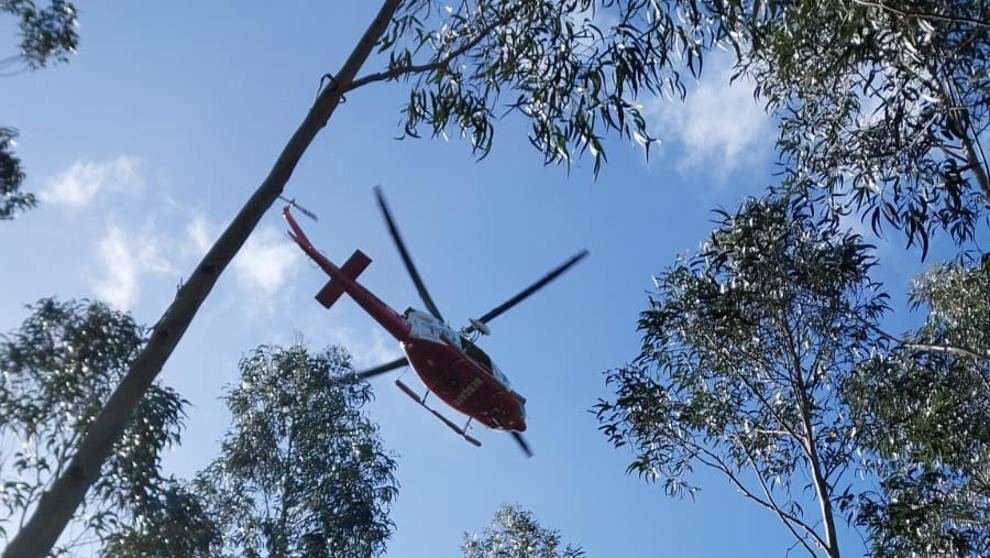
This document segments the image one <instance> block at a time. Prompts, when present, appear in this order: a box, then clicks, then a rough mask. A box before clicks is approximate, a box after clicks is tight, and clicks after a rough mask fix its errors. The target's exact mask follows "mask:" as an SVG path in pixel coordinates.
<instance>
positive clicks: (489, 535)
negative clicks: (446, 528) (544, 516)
mask: <svg viewBox="0 0 990 558" xmlns="http://www.w3.org/2000/svg"><path fill="white" fill-rule="evenodd" d="M562 544H563V543H562V542H561V538H560V533H559V532H558V531H556V530H553V529H548V528H546V527H543V526H542V525H540V523H539V521H538V520H537V519H536V517H535V516H534V515H533V513H532V512H529V511H527V510H524V509H522V508H520V507H519V506H511V505H509V504H503V505H502V507H500V508H499V509H498V511H496V512H495V516H494V517H492V521H491V524H489V525H488V527H485V530H484V532H483V534H481V535H478V534H471V533H464V544H462V545H461V551H462V552H464V558H580V557H581V556H585V553H584V551H583V550H582V549H581V547H575V546H571V545H570V544H567V545H564V546H561V545H562Z"/></svg>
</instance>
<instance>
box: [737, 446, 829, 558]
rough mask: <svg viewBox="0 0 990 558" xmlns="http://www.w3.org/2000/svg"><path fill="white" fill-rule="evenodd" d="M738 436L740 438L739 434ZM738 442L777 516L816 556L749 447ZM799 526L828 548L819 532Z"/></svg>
mask: <svg viewBox="0 0 990 558" xmlns="http://www.w3.org/2000/svg"><path fill="white" fill-rule="evenodd" d="M736 438H737V440H738V436H737V437H736ZM736 444H737V446H738V447H740V448H742V450H743V452H744V453H745V454H746V458H747V459H748V460H749V464H750V465H751V466H752V468H753V473H754V474H755V475H756V480H757V481H758V482H759V483H760V488H761V489H763V494H764V496H766V499H767V501H768V502H769V503H770V504H771V506H773V508H772V509H773V511H775V512H776V513H777V516H778V517H780V520H781V521H782V522H783V523H784V525H786V526H787V528H788V529H789V530H790V532H791V534H792V535H794V538H796V539H797V540H798V542H799V543H801V545H802V546H804V548H805V549H807V551H808V553H809V554H811V555H812V556H815V555H816V553H815V551H814V549H812V548H811V546H810V545H809V544H808V542H807V541H805V540H804V537H802V536H801V535H800V534H798V532H797V529H795V528H794V526H793V525H791V522H790V517H789V514H786V513H784V510H782V509H781V508H780V505H779V504H778V503H777V502H776V501H774V499H773V494H771V493H770V487H769V486H767V483H766V480H765V479H764V478H763V473H761V472H760V468H759V467H757V466H756V460H755V459H753V453H752V452H751V451H750V450H749V447H747V446H746V445H745V444H743V443H742V442H740V441H737V442H736ZM799 526H800V527H801V528H803V529H804V530H805V531H806V532H808V533H809V534H810V535H811V536H812V537H814V539H815V542H816V543H817V544H818V546H820V547H821V548H822V549H823V550H826V551H827V550H828V549H827V548H826V547H825V545H824V541H822V539H821V537H819V536H818V533H816V532H815V531H814V530H813V529H811V528H810V527H808V526H806V525H804V524H803V523H801V524H799Z"/></svg>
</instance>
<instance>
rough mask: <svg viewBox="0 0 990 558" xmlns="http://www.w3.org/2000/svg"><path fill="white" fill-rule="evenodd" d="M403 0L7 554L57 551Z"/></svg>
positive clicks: (199, 276)
mask: <svg viewBox="0 0 990 558" xmlns="http://www.w3.org/2000/svg"><path fill="white" fill-rule="evenodd" d="M401 3H402V0H386V1H385V2H384V3H383V5H382V7H381V8H380V9H379V11H378V15H377V16H375V19H374V21H373V22H372V23H371V24H370V25H369V26H368V29H367V30H366V31H365V32H364V35H363V36H362V37H361V40H360V41H359V42H358V44H357V46H356V47H355V48H354V50H353V51H352V52H351V54H350V56H349V57H348V58H347V61H346V62H345V63H344V65H343V66H342V67H341V69H340V71H339V72H338V73H337V75H336V76H335V81H333V82H331V83H330V85H329V86H328V87H327V88H326V89H325V90H324V91H323V92H322V93H321V94H320V95H319V97H318V98H317V100H316V103H314V105H313V107H312V108H311V109H310V111H309V114H307V115H306V118H305V119H304V120H303V122H302V124H300V125H299V128H298V129H296V132H295V133H294V134H293V135H292V138H291V139H289V142H288V143H287V144H286V146H285V148H284V149H283V150H282V153H281V154H280V155H279V158H278V160H277V161H276V162H275V164H274V166H273V167H272V169H271V171H270V172H269V173H268V176H267V177H266V178H265V180H264V182H262V183H261V186H259V187H258V189H257V190H255V191H254V193H253V194H252V195H251V197H250V198H249V199H248V201H247V203H245V204H244V206H243V207H242V208H241V210H240V212H239V213H238V214H237V216H236V217H235V218H234V220H233V221H232V222H231V223H230V225H228V226H227V228H226V229H225V230H224V232H223V234H222V235H220V238H219V239H217V241H216V242H215V243H214V244H213V246H212V247H211V248H210V251H209V252H208V253H207V254H206V256H204V257H203V259H202V261H200V263H199V265H197V266H196V270H195V271H194V272H193V274H192V276H191V277H190V278H189V280H188V281H187V282H186V283H185V284H184V285H183V286H182V288H180V289H179V291H178V293H176V297H175V300H174V301H172V304H171V305H170V306H169V307H168V309H166V310H165V313H164V314H163V315H162V317H161V319H160V320H159V321H158V323H157V324H156V325H155V328H154V330H153V331H152V335H151V339H150V340H149V341H148V343H147V345H145V347H144V349H143V350H142V351H141V353H140V354H139V355H138V356H137V358H135V359H134V362H133V363H132V364H131V367H130V369H129V370H128V371H127V374H126V375H125V376H124V378H123V379H122V380H121V382H120V385H119V386H117V389H116V390H114V392H113V394H112V395H111V396H110V399H109V400H108V401H107V403H106V405H105V406H104V407H103V409H102V410H101V411H100V414H99V415H98V416H97V417H96V419H95V420H94V421H93V424H92V425H90V427H89V429H88V430H87V432H86V435H85V437H84V438H83V440H82V442H81V443H80V444H79V449H78V451H77V452H76V455H75V456H74V457H73V458H72V461H71V462H70V463H69V466H68V467H67V468H66V470H65V472H64V473H63V474H62V475H61V476H59V477H58V478H57V479H56V480H55V482H54V483H53V484H52V486H51V488H50V489H49V490H48V491H46V492H45V493H44V494H43V495H42V496H41V499H40V500H39V501H38V507H37V508H36V509H35V510H34V513H33V514H32V515H31V519H29V520H28V522H27V523H26V524H25V525H24V527H23V528H22V529H21V530H20V531H19V532H18V533H17V535H16V536H15V537H14V538H13V539H12V540H11V541H10V544H9V545H8V546H7V548H6V550H4V553H3V558H22V557H23V558H34V557H41V556H45V555H46V554H48V553H49V552H50V550H51V548H52V546H54V544H55V542H56V541H57V540H58V537H59V536H60V535H61V533H62V531H63V529H65V526H66V524H67V523H68V522H69V521H70V520H71V519H72V516H73V514H75V511H76V509H77V508H78V507H79V504H80V503H81V502H82V501H83V499H84V498H85V496H86V491H87V490H88V489H89V487H90V485H91V484H92V483H93V482H94V481H96V479H97V478H99V475H100V469H101V468H102V466H103V463H104V462H105V461H106V459H107V457H109V455H110V452H111V451H112V450H113V445H114V443H115V442H116V441H117V440H118V439H119V438H120V435H121V434H122V433H123V431H124V428H125V426H126V425H127V421H128V419H129V418H130V416H131V413H132V412H133V411H134V408H135V407H136V406H137V404H138V402H139V401H140V399H141V397H143V396H144V394H145V392H146V391H147V389H148V387H149V386H151V384H152V382H154V380H155V377H156V376H157V375H158V373H159V372H160V371H161V369H162V366H163V365H164V364H165V362H166V361H167V360H168V357H169V356H170V355H171V354H172V351H173V350H174V349H175V346H176V345H177V344H178V342H179V340H180V339H181V338H182V335H183V334H184V333H185V331H186V329H187V328H188V327H189V324H190V322H192V319H193V317H194V316H195V315H196V312H197V310H198V309H199V307H200V305H201V304H202V303H203V301H204V300H206V297H207V295H209V293H210V290H212V288H213V285H214V284H215V283H216V281H217V279H218V278H219V276H220V274H221V273H222V272H223V270H224V269H225V268H226V267H227V264H229V263H230V261H231V260H232V259H233V258H234V255H236V254H237V252H238V250H240V248H241V246H242V245H243V244H244V241H245V240H247V238H248V236H249V235H250V234H251V231H253V230H254V227H255V226H256V225H257V224H258V221H259V220H260V219H261V217H262V215H264V214H265V212H266V211H267V210H268V208H269V207H271V205H272V203H274V201H275V199H276V198H277V197H278V195H279V194H281V193H282V190H283V188H284V187H285V184H286V182H288V180H289V177H290V176H291V175H292V171H293V170H294V169H295V166H296V164H297V163H298V162H299V159H300V158H301V157H302V155H303V153H304V152H305V151H306V148H307V147H309V144H310V143H311V142H312V141H313V138H314V137H316V134H317V133H318V132H319V131H320V129H321V128H323V126H325V125H326V123H327V121H328V120H329V118H330V116H331V115H332V114H333V111H334V109H336V108H337V105H338V104H339V103H340V98H341V94H342V92H343V91H344V90H346V89H347V88H348V85H350V83H351V82H352V81H353V80H354V77H355V75H356V74H357V72H358V70H359V69H360V68H361V66H362V65H363V64H364V62H365V61H366V60H367V59H368V56H369V55H370V54H371V51H372V48H373V47H374V45H375V43H377V42H378V39H379V38H380V37H381V35H382V33H384V32H385V30H386V29H387V27H388V24H389V22H390V21H391V19H392V16H393V14H394V13H395V11H396V10H397V9H398V7H399V5H400V4H401Z"/></svg>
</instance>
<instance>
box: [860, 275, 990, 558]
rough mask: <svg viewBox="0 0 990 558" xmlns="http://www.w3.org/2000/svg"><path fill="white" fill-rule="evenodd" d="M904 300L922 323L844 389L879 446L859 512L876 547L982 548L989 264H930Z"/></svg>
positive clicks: (983, 552) (987, 521)
mask: <svg viewBox="0 0 990 558" xmlns="http://www.w3.org/2000/svg"><path fill="white" fill-rule="evenodd" d="M912 301H913V303H914V304H916V305H925V306H927V307H928V309H929V314H928V320H927V322H926V323H925V325H924V326H923V327H921V328H920V329H919V330H917V331H915V332H913V333H912V334H911V335H910V336H909V338H908V339H906V340H903V341H902V342H900V343H899V344H898V345H897V346H896V347H895V348H894V350H893V351H892V352H891V353H889V354H885V355H878V356H876V357H874V358H872V359H870V360H869V361H868V362H867V363H866V364H865V365H864V366H862V367H861V368H860V369H859V371H858V372H857V373H856V374H855V375H854V377H853V379H852V381H851V382H849V383H848V384H847V386H846V388H845V397H846V398H847V399H848V400H849V402H850V407H851V410H852V416H853V417H854V420H855V423H856V426H857V429H858V431H859V433H860V434H859V436H858V437H859V439H860V442H861V443H862V444H864V445H865V446H867V447H869V448H871V449H872V450H873V451H874V452H876V453H877V454H878V455H879V459H878V460H877V462H876V469H877V471H878V472H879V474H880V477H881V483H880V488H879V490H877V491H874V492H869V493H866V494H864V495H862V501H861V502H860V506H859V507H860V508H861V512H860V514H859V516H858V518H857V519H858V521H859V522H860V523H861V524H862V525H864V526H865V527H867V529H868V532H869V534H870V542H871V544H872V550H873V553H874V555H876V556H974V557H975V556H987V555H990V467H988V465H987V464H988V463H990V266H986V265H984V266H983V267H982V268H980V267H964V266H962V265H959V264H951V265H939V266H935V267H933V268H932V269H930V270H929V271H927V272H926V273H925V274H923V275H922V276H921V277H919V278H918V280H917V281H916V282H915V284H914V286H913V289H912Z"/></svg>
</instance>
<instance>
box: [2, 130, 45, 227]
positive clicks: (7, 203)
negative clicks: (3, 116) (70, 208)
mask: <svg viewBox="0 0 990 558" xmlns="http://www.w3.org/2000/svg"><path fill="white" fill-rule="evenodd" d="M16 137H17V131H16V130H14V129H13V128H8V127H5V126H0V220H3V219H13V217H14V214H15V213H16V212H17V211H19V210H25V209H29V208H31V207H34V206H35V205H36V204H37V203H38V201H37V199H36V198H35V197H34V194H30V193H24V192H21V191H20V188H21V183H22V182H24V171H22V170H21V161H20V159H18V158H17V157H16V156H15V155H14V153H13V151H12V150H11V147H13V144H14V138H16Z"/></svg>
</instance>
